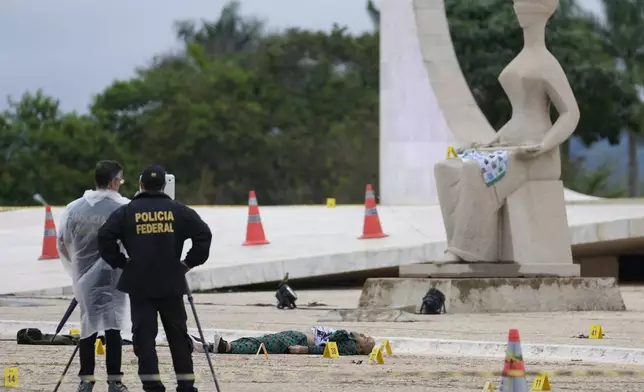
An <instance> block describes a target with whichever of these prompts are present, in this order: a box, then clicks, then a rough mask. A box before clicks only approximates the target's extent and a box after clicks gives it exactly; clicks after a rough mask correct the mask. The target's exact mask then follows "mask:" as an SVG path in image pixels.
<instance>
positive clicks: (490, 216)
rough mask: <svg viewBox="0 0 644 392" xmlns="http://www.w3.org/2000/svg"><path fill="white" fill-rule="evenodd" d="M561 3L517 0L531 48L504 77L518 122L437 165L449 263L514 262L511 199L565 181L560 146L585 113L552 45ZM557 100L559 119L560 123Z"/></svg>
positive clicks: (516, 8)
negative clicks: (549, 27) (508, 219)
mask: <svg viewBox="0 0 644 392" xmlns="http://www.w3.org/2000/svg"><path fill="white" fill-rule="evenodd" d="M558 2H559V1H558V0H514V11H515V13H516V16H517V19H518V21H519V25H520V26H521V28H522V29H523V37H524V46H523V49H522V50H521V52H520V53H519V54H518V55H517V56H516V57H515V58H514V60H512V62H510V64H509V65H508V66H507V67H506V68H505V69H504V70H503V72H501V75H500V76H499V82H500V83H501V86H502V87H503V89H504V91H505V93H506V95H507V96H508V99H509V100H510V103H511V105H512V118H511V119H510V120H509V121H508V123H507V124H505V125H504V126H503V127H502V128H501V129H500V130H499V131H498V132H497V133H496V135H495V137H494V138H493V139H492V140H489V141H488V142H486V143H479V142H474V143H471V144H470V145H469V146H468V149H466V150H459V154H458V155H459V158H460V159H447V160H445V161H441V162H439V163H437V164H436V166H435V167H434V172H435V175H436V186H437V190H438V199H439V202H440V206H441V212H442V215H443V221H444V224H445V230H446V232H447V250H446V251H445V257H444V259H443V260H442V263H458V262H470V263H471V262H511V261H514V260H502V257H503V256H502V253H503V252H502V249H503V247H504V246H507V244H503V240H504V239H503V237H504V236H503V234H502V233H503V219H502V216H501V209H502V207H503V206H504V204H505V203H506V199H507V198H508V197H510V196H511V195H512V194H513V193H515V192H517V190H519V188H522V187H524V185H526V184H527V183H528V182H533V181H553V180H554V181H558V180H559V178H560V176H561V158H560V155H559V148H558V147H559V145H560V144H562V143H563V142H564V141H566V140H567V139H568V138H569V137H570V136H571V135H572V133H573V132H574V130H575V128H576V127H577V123H578V122H579V108H578V106H577V102H576V100H575V97H574V95H573V92H572V89H571V88H570V84H569V83H568V79H567V78H566V75H565V73H564V71H563V69H562V68H561V65H560V64H559V62H558V61H557V59H555V58H554V56H553V55H552V54H551V53H550V52H549V51H548V49H547V48H546V44H545V28H546V22H547V21H548V19H549V18H550V17H551V16H552V14H553V13H554V12H555V9H556V8H557V5H558ZM551 102H552V103H553V104H554V105H555V108H556V109H557V111H558V113H559V117H558V119H557V121H556V122H555V123H554V125H553V124H552V121H551V119H550V114H549V106H550V103H551ZM561 189H562V190H561V193H562V196H561V199H562V200H563V188H561ZM561 203H563V201H562V202H561ZM563 208H564V207H563V206H562V209H563ZM557 211H559V209H557ZM557 213H559V212H557ZM564 215H565V212H564ZM525 219H529V218H525ZM564 219H565V218H564ZM526 225H530V221H527V222H526ZM512 230H513V231H514V230H515V228H512ZM566 230H567V227H566ZM542 231H543V230H542ZM539 246H541V247H547V246H548V244H540V245H539ZM568 249H569V243H568ZM570 262H571V263H572V260H570Z"/></svg>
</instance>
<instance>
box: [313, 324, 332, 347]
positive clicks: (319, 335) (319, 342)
mask: <svg viewBox="0 0 644 392" xmlns="http://www.w3.org/2000/svg"><path fill="white" fill-rule="evenodd" d="M336 331H337V329H335V328H329V327H320V326H316V327H311V332H313V337H314V339H315V345H316V346H324V345H325V344H326V343H327V342H328V341H329V338H330V337H331V335H333V334H334V333H335V332H336Z"/></svg>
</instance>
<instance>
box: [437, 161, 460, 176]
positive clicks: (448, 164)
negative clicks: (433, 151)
mask: <svg viewBox="0 0 644 392" xmlns="http://www.w3.org/2000/svg"><path fill="white" fill-rule="evenodd" d="M462 167H463V162H462V161H461V160H460V159H447V160H444V161H440V162H438V163H436V165H434V176H435V177H436V178H439V177H443V176H445V177H453V176H454V175H458V174H459V172H460V171H461V168H462Z"/></svg>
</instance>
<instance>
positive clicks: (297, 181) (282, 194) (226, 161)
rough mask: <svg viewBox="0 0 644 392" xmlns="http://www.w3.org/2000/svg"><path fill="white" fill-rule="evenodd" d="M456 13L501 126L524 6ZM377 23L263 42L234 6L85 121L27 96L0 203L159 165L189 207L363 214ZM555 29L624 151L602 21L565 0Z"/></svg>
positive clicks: (569, 67)
mask: <svg viewBox="0 0 644 392" xmlns="http://www.w3.org/2000/svg"><path fill="white" fill-rule="evenodd" d="M629 1H630V0H629ZM446 4H447V9H448V15H449V20H450V26H451V31H452V38H453V41H454V44H455V46H456V51H457V54H458V57H459V61H460V63H461V66H462V67H463V71H464V73H465V76H466V79H467V80H468V82H469V83H470V86H471V88H472V90H473V91H474V95H475V97H476V100H477V102H478V103H479V104H480V106H481V107H482V109H483V111H484V113H485V115H486V116H487V118H488V119H489V121H490V122H491V123H492V124H493V125H495V126H497V127H498V126H499V125H500V124H501V123H503V122H505V121H506V120H507V118H508V117H509V115H510V107H509V104H508V102H507V99H506V97H505V95H504V93H503V92H502V90H501V89H500V86H499V84H498V82H497V80H496V78H497V77H498V75H499V74H500V72H501V70H502V68H503V67H504V66H505V65H507V64H508V63H509V61H510V60H511V59H512V58H513V57H514V56H515V55H516V54H517V53H518V51H519V50H520V48H521V46H522V41H521V34H520V31H519V28H518V25H517V23H516V21H515V19H514V15H513V13H512V10H511V3H509V2H507V1H506V0H476V1H474V0H447V1H446ZM366 10H367V12H368V13H369V16H370V18H371V20H372V21H373V24H374V27H375V30H376V31H375V32H372V33H364V34H361V35H352V34H349V33H348V32H347V31H346V29H344V28H342V27H340V26H334V27H333V29H332V30H331V31H330V32H321V31H307V30H302V29H288V30H286V31H282V32H278V33H266V32H265V26H264V22H263V21H261V20H258V19H254V18H248V17H245V16H243V15H241V13H240V9H239V4H238V2H231V3H229V5H228V6H226V7H225V8H224V9H223V10H222V12H221V14H220V15H219V18H218V19H217V20H214V21H208V20H202V21H201V22H195V21H179V22H177V24H176V26H175V27H176V31H177V38H178V39H179V40H180V41H181V42H182V43H183V48H182V50H181V51H179V52H177V53H165V54H159V56H157V57H156V58H155V59H153V61H152V62H151V64H150V65H149V66H147V67H145V68H142V69H139V70H138V71H137V73H136V76H135V77H133V78H131V79H130V80H119V81H115V82H113V83H112V84H111V85H109V86H107V87H106V88H105V90H104V91H102V92H101V93H100V94H98V95H96V96H95V97H94V99H93V101H92V104H91V105H90V111H89V114H87V115H79V114H77V113H62V112H61V111H60V109H59V107H58V102H57V101H56V100H55V99H54V98H52V97H48V96H46V95H45V94H44V93H43V92H42V91H38V92H36V93H35V94H30V93H25V95H24V96H23V97H22V99H21V100H20V101H18V102H11V104H10V108H9V109H8V110H7V111H6V112H4V113H2V114H1V115H0V205H19V204H29V203H31V202H32V199H31V197H32V195H33V193H36V192H39V193H41V194H43V195H44V196H45V198H46V199H47V200H48V201H49V202H50V203H53V204H65V203H67V202H69V201H70V200H72V199H73V198H76V197H78V196H80V194H81V193H82V192H83V190H84V189H87V188H91V187H92V186H93V184H92V171H93V168H94V165H95V163H96V161H97V160H99V159H117V160H119V161H121V162H122V163H123V164H124V166H125V168H126V170H125V175H126V178H127V182H126V184H125V185H126V188H125V190H124V193H125V194H126V195H128V194H129V195H131V194H133V193H134V191H135V187H136V182H137V177H138V172H139V170H141V168H142V167H143V166H144V165H148V164H151V163H161V164H163V165H165V166H166V167H167V169H168V170H169V171H170V172H172V173H174V174H176V175H177V179H178V183H177V184H178V189H177V195H178V197H179V198H180V199H181V200H182V201H184V202H187V203H194V204H215V203H216V204H239V203H244V202H245V201H246V197H247V192H248V190H249V189H251V188H252V189H255V190H256V191H257V193H258V196H259V198H260V200H261V202H262V204H275V203H278V204H289V203H321V202H322V201H323V200H324V198H326V197H327V196H333V197H336V198H337V199H338V202H341V203H347V202H360V201H362V198H363V193H362V192H363V189H364V188H363V187H364V184H365V183H374V184H376V186H377V180H378V178H377V177H378V176H377V174H378V153H377V152H378V121H379V116H378V105H379V101H378V95H379V85H378V83H379V69H378V64H379V38H378V31H377V30H378V27H379V18H380V12H379V11H378V9H377V8H376V7H375V6H374V4H373V3H372V2H371V1H368V2H367V8H366ZM548 31H549V33H548V45H549V47H550V49H551V50H552V52H553V53H554V54H555V56H557V58H559V59H560V61H561V62H562V64H563V67H564V69H565V70H566V72H567V74H568V77H569V79H570V81H571V85H572V86H573V90H574V91H575V94H576V96H577V99H578V101H579V104H580V108H581V112H582V122H581V124H580V126H579V129H578V134H579V136H581V137H582V138H583V140H584V141H586V142H587V143H591V142H592V141H594V140H598V139H601V138H609V139H610V140H615V139H616V135H617V133H618V132H619V130H620V129H621V128H622V127H625V126H634V125H636V124H639V122H638V118H637V116H633V113H636V112H637V110H636V109H635V105H636V103H637V102H638V100H637V96H636V94H635V89H634V88H632V87H629V86H632V83H631V80H630V79H628V78H627V77H626V75H625V74H624V73H623V72H620V71H619V70H618V69H617V67H616V66H615V56H616V54H614V53H613V52H611V51H610V50H609V49H608V48H607V47H606V45H605V44H606V42H607V41H606V39H605V36H604V35H602V34H603V33H602V30H601V29H600V28H599V27H598V24H597V23H596V21H594V20H593V19H592V18H590V17H589V16H588V15H586V14H584V13H583V12H582V11H581V10H580V9H579V8H578V7H577V6H576V4H575V2H574V1H572V0H561V10H560V12H558V13H557V14H556V16H555V17H554V18H553V19H552V20H551V22H550V26H549V30H548ZM581 171H583V170H582V168H580V167H579V166H578V165H577V166H575V165H571V166H570V170H568V171H567V172H566V173H567V175H568V176H569V177H567V178H569V179H568V180H566V181H569V182H570V184H573V185H572V186H573V187H574V189H578V190H582V191H583V192H588V193H597V192H599V193H605V189H604V188H602V187H603V185H602V183H601V181H600V180H601V178H603V177H601V176H603V175H604V174H603V172H602V173H598V174H597V175H596V176H599V177H598V178H599V179H596V178H595V177H593V178H589V177H588V176H586V177H583V176H581V175H577V176H576V177H575V176H574V173H577V172H581Z"/></svg>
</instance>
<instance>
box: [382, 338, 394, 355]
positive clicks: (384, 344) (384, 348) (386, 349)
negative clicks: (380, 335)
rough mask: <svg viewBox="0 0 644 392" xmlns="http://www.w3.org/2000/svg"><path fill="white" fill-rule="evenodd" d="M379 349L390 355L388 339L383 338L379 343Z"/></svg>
mask: <svg viewBox="0 0 644 392" xmlns="http://www.w3.org/2000/svg"><path fill="white" fill-rule="evenodd" d="M380 351H381V352H383V353H386V354H387V355H391V354H392V351H391V344H390V343H389V339H385V340H383V341H382V343H380Z"/></svg>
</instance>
